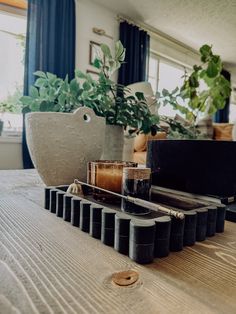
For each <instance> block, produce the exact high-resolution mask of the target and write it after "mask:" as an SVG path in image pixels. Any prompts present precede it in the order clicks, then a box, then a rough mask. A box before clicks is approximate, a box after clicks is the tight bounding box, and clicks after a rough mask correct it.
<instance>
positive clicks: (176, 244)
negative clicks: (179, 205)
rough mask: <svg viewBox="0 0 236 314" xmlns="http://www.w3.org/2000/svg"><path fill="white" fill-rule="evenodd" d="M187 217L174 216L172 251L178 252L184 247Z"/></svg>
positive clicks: (172, 221) (171, 240) (171, 233)
mask: <svg viewBox="0 0 236 314" xmlns="http://www.w3.org/2000/svg"><path fill="white" fill-rule="evenodd" d="M184 222H185V219H177V218H175V217H172V219H171V230H170V251H173V252H178V251H181V250H182V249H183V244H184Z"/></svg>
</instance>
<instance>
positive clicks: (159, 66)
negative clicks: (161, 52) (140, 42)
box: [148, 54, 185, 117]
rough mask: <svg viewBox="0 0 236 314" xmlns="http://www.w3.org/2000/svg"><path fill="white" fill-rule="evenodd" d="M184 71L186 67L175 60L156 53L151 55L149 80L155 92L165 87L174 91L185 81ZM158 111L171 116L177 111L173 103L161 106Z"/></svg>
mask: <svg viewBox="0 0 236 314" xmlns="http://www.w3.org/2000/svg"><path fill="white" fill-rule="evenodd" d="M184 72H185V68H184V67H183V66H180V65H178V64H177V63H175V62H172V61H167V60H165V59H163V58H161V57H158V56H156V55H154V54H153V55H151V56H150V59H149V77H148V81H149V82H150V84H151V85H152V89H153V91H154V93H156V91H158V92H161V91H162V90H163V89H164V88H165V89H167V90H169V91H172V90H174V89H175V88H176V87H177V86H178V87H180V86H181V85H182V83H183V76H184ZM158 112H159V114H160V115H165V116H171V117H174V116H175V115H176V113H177V111H175V110H173V108H172V106H171V105H166V106H161V107H160V108H159V110H158ZM178 114H179V113H178Z"/></svg>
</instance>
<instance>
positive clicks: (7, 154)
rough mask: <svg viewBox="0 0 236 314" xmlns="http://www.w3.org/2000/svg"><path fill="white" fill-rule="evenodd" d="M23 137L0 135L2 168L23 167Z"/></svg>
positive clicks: (0, 166) (0, 165) (0, 168)
mask: <svg viewBox="0 0 236 314" xmlns="http://www.w3.org/2000/svg"><path fill="white" fill-rule="evenodd" d="M22 168H23V161H22V144H21V138H10V137H4V136H1V137H0V170H3V169H22Z"/></svg>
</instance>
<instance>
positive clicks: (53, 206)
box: [49, 189, 58, 214]
mask: <svg viewBox="0 0 236 314" xmlns="http://www.w3.org/2000/svg"><path fill="white" fill-rule="evenodd" d="M57 192H58V190H57V189H51V190H50V205H49V210H50V212H51V213H53V214H55V213H56V204H57Z"/></svg>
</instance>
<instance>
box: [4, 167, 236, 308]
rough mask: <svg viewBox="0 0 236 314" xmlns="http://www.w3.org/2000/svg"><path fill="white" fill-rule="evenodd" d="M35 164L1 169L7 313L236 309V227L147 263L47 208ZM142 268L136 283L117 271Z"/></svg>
mask: <svg viewBox="0 0 236 314" xmlns="http://www.w3.org/2000/svg"><path fill="white" fill-rule="evenodd" d="M42 204H43V184H42V182H41V180H40V179H39V177H38V175H37V173H36V172H35V171H34V170H27V171H24V170H19V171H0V313H1V314H8V313H26V314H31V313H32V314H33V313H145V314H147V313H236V297H235V296H236V225H235V224H233V223H230V222H226V230H225V232H224V233H223V234H217V235H216V236H215V237H212V238H209V239H208V240H206V241H204V242H201V243H200V242H198V243H197V244H196V245H194V246H192V247H185V248H184V250H183V251H181V252H176V253H171V254H170V255H169V256H168V257H166V258H162V259H155V261H154V263H152V264H149V265H146V266H143V265H142V266H141V265H138V264H136V263H134V262H132V261H131V260H130V259H129V258H128V257H126V256H123V255H121V254H119V253H117V252H116V251H115V250H114V249H113V248H110V247H107V246H105V245H103V244H102V243H101V241H99V240H95V239H94V238H91V237H90V236H89V235H88V234H87V233H84V232H82V231H81V230H79V229H78V228H76V227H72V226H71V225H70V224H69V223H67V222H65V221H63V220H62V219H60V218H58V217H56V216H55V215H54V214H51V213H50V212H48V211H46V210H44V209H42ZM130 269H131V270H135V271H137V272H138V274H139V279H138V281H137V282H135V283H134V284H133V285H130V286H118V285H115V284H114V283H113V282H112V276H113V274H114V273H116V272H119V271H125V270H130Z"/></svg>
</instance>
